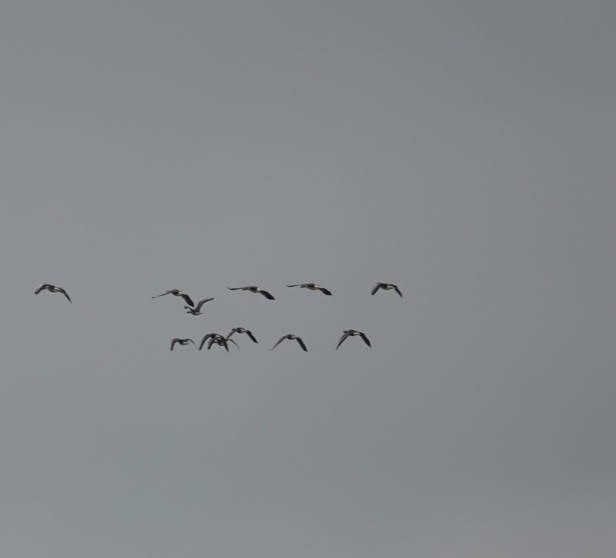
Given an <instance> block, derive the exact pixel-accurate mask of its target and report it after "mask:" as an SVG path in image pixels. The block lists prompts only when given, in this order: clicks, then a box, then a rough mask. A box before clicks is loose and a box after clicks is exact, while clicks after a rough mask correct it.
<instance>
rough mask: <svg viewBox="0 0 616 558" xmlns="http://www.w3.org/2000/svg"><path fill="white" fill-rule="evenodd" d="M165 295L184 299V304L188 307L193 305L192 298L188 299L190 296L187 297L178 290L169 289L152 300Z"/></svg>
mask: <svg viewBox="0 0 616 558" xmlns="http://www.w3.org/2000/svg"><path fill="white" fill-rule="evenodd" d="M165 295H173V296H179V297H182V298H183V299H184V302H185V303H186V304H188V305H189V306H194V305H195V303H194V302H193V300H192V298H190V296H188V295H187V294H186V293H183V292H182V291H180V289H169V290H168V291H165V292H164V293H161V294H159V295H156V296H153V297H152V298H159V297H161V296H165Z"/></svg>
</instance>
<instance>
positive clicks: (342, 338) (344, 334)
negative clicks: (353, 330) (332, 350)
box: [336, 331, 349, 350]
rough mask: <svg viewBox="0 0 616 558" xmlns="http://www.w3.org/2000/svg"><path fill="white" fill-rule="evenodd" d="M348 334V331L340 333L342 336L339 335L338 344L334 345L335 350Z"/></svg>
mask: <svg viewBox="0 0 616 558" xmlns="http://www.w3.org/2000/svg"><path fill="white" fill-rule="evenodd" d="M348 336H349V333H348V332H347V331H345V332H344V333H343V334H342V337H340V340H339V341H338V344H337V345H336V350H338V347H340V345H342V343H344V340H345V339H346V338H347V337H348Z"/></svg>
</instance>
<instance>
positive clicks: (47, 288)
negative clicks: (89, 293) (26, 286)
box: [34, 283, 73, 302]
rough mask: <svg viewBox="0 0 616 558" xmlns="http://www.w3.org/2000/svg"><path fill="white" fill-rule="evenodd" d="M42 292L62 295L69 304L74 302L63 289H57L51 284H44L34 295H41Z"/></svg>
mask: <svg viewBox="0 0 616 558" xmlns="http://www.w3.org/2000/svg"><path fill="white" fill-rule="evenodd" d="M41 291H49V292H50V293H62V294H63V295H64V296H65V297H66V299H67V300H68V301H69V302H73V301H72V300H71V297H70V296H68V293H67V292H66V291H65V290H64V289H63V288H62V287H56V286H55V285H51V284H50V283H43V284H42V285H41V286H40V287H39V288H38V289H36V291H34V294H39V293H40V292H41Z"/></svg>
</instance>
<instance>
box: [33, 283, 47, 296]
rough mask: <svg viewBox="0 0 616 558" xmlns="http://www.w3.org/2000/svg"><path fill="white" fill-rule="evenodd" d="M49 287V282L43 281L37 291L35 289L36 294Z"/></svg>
mask: <svg viewBox="0 0 616 558" xmlns="http://www.w3.org/2000/svg"><path fill="white" fill-rule="evenodd" d="M48 287H49V284H48V283H43V284H42V285H41V286H40V287H39V288H38V289H36V291H34V294H39V293H40V292H41V291H44V290H46V289H47V288H48Z"/></svg>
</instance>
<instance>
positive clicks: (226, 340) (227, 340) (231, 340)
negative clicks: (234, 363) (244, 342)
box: [225, 339, 240, 351]
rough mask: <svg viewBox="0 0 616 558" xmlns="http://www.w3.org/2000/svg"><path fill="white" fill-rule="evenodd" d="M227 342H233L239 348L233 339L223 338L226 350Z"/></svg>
mask: <svg viewBox="0 0 616 558" xmlns="http://www.w3.org/2000/svg"><path fill="white" fill-rule="evenodd" d="M228 343H233V344H234V345H235V346H236V347H237V348H238V349H239V348H240V346H239V345H238V344H237V343H236V342H235V341H234V340H233V339H225V348H226V349H227V351H228V350H229V348H228Z"/></svg>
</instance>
